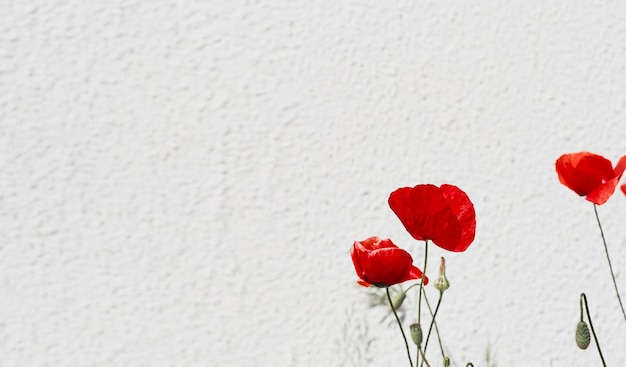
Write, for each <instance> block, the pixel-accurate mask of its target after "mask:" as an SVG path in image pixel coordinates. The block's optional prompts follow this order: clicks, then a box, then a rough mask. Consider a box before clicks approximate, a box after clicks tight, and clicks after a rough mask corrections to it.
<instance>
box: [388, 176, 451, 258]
mask: <svg viewBox="0 0 626 367" xmlns="http://www.w3.org/2000/svg"><path fill="white" fill-rule="evenodd" d="M389 207H391V210H393V212H394V213H396V216H398V218H399V219H400V222H402V224H403V225H404V228H406V230H407V231H408V232H409V234H410V235H411V236H413V238H415V239H416V240H419V241H424V240H433V242H435V243H436V244H438V245H439V246H441V247H443V248H446V249H447V248H448V247H455V246H456V245H457V244H458V242H459V241H460V238H461V227H460V225H459V223H458V220H457V218H456V216H455V215H454V213H453V212H452V211H451V210H450V208H449V207H448V203H447V202H446V200H445V199H444V197H443V195H442V193H441V190H440V189H439V188H438V187H437V186H435V185H430V184H429V185H417V186H415V187H413V188H410V187H403V188H400V189H397V190H396V191H394V192H392V193H391V195H389Z"/></svg>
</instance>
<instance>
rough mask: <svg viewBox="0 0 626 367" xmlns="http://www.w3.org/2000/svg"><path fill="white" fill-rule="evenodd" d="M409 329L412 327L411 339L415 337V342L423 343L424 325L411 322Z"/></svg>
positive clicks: (417, 343) (416, 343)
mask: <svg viewBox="0 0 626 367" xmlns="http://www.w3.org/2000/svg"><path fill="white" fill-rule="evenodd" d="M409 329H411V339H413V343H415V345H417V346H420V345H421V344H422V327H421V326H420V324H411V326H409Z"/></svg>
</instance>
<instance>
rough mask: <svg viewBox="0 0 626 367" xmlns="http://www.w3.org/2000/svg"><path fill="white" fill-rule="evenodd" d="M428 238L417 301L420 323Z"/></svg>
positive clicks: (418, 321) (418, 320)
mask: <svg viewBox="0 0 626 367" xmlns="http://www.w3.org/2000/svg"><path fill="white" fill-rule="evenodd" d="M427 261H428V240H426V245H425V249H424V267H423V268H422V281H421V282H420V293H419V298H418V301H417V323H418V324H420V325H421V320H422V293H424V279H425V278H426V265H427V264H428V262H427Z"/></svg>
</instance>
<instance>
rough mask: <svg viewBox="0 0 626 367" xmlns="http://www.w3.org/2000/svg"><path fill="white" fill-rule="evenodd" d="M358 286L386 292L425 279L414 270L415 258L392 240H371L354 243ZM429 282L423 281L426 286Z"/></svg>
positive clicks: (353, 250)
mask: <svg viewBox="0 0 626 367" xmlns="http://www.w3.org/2000/svg"><path fill="white" fill-rule="evenodd" d="M350 256H351V257H352V263H354V270H356V274H357V275H358V276H359V278H361V280H360V281H359V282H358V283H359V284H361V285H363V286H365V287H369V286H370V285H374V286H376V287H379V288H386V287H389V286H392V285H394V284H398V283H402V282H406V281H407V280H411V279H422V271H421V270H419V269H418V268H416V267H415V266H413V258H412V257H411V255H410V254H409V253H408V252H406V251H404V250H403V249H401V248H399V247H398V246H396V245H395V244H394V243H393V242H391V240H390V239H385V240H384V239H381V238H379V237H370V238H368V239H366V240H364V241H354V245H352V249H351V250H350ZM426 284H428V278H426V277H424V285H426Z"/></svg>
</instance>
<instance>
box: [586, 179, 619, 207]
mask: <svg viewBox="0 0 626 367" xmlns="http://www.w3.org/2000/svg"><path fill="white" fill-rule="evenodd" d="M619 179H620V178H619V177H615V178H614V179H612V180H609V181H607V182H605V183H603V184H602V185H600V186H598V187H596V188H595V189H594V190H593V191H592V192H590V193H589V194H588V195H587V197H586V199H587V200H588V201H591V202H592V203H594V204H596V205H602V204H604V203H606V202H607V200H609V198H610V197H611V195H613V193H614V192H615V187H616V186H617V183H618V182H619Z"/></svg>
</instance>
